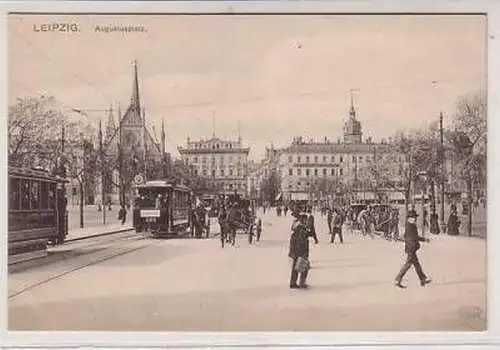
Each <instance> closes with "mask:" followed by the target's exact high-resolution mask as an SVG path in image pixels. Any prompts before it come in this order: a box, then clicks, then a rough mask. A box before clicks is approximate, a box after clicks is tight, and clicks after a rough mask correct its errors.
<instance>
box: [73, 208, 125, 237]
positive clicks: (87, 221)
mask: <svg viewBox="0 0 500 350" xmlns="http://www.w3.org/2000/svg"><path fill="white" fill-rule="evenodd" d="M119 209H120V208H119V207H118V206H117V205H114V206H112V207H111V210H106V225H116V224H118V223H120V221H118V210H119ZM102 222H103V221H102V211H97V206H95V205H86V206H85V207H84V208H83V225H84V228H87V227H97V226H102ZM127 222H132V220H131V216H130V213H128V214H127ZM79 228H80V207H79V206H76V205H75V206H71V205H70V206H68V229H69V230H70V231H71V230H74V229H79Z"/></svg>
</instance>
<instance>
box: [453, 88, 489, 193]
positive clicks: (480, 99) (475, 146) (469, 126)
mask: <svg viewBox="0 0 500 350" xmlns="http://www.w3.org/2000/svg"><path fill="white" fill-rule="evenodd" d="M456 107H457V108H456V112H455V116H454V125H455V130H453V131H451V132H449V133H448V135H447V136H448V141H449V144H450V149H451V151H452V154H453V156H454V159H455V169H456V170H457V171H456V173H455V174H452V175H453V176H457V177H459V178H462V179H465V180H467V179H468V178H469V177H470V179H471V181H473V184H474V185H475V186H478V187H481V188H483V189H486V177H487V171H486V170H487V167H486V162H487V156H486V154H487V127H486V110H487V109H486V108H487V106H486V96H485V94H484V93H483V92H482V91H478V92H475V93H473V94H469V95H465V96H462V97H460V98H459V99H458V101H457V106H456Z"/></svg>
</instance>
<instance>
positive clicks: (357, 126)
mask: <svg viewBox="0 0 500 350" xmlns="http://www.w3.org/2000/svg"><path fill="white" fill-rule="evenodd" d="M362 136H363V132H362V131H361V123H360V122H359V120H357V119H356V110H355V109H354V102H353V98H352V93H351V109H350V110H349V119H348V120H347V121H346V122H345V124H344V143H361V140H362Z"/></svg>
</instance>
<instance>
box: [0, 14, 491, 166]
mask: <svg viewBox="0 0 500 350" xmlns="http://www.w3.org/2000/svg"><path fill="white" fill-rule="evenodd" d="M53 22H57V23H61V22H62V23H64V22H75V23H78V25H79V27H80V32H78V33H60V32H35V31H34V30H33V25H34V24H36V25H40V24H43V23H53ZM96 25H104V26H106V25H142V26H144V28H145V29H146V30H147V32H136V33H121V32H115V33H102V32H96V31H95V26H96ZM8 39H9V44H8V49H9V52H8V59H9V62H8V67H9V102H10V103H12V102H13V101H14V100H15V98H16V97H22V96H26V95H34V96H36V95H37V94H47V95H53V96H55V97H56V98H57V99H58V101H60V102H61V103H63V104H64V105H65V106H69V107H72V108H78V109H83V110H88V112H87V113H88V114H89V115H90V119H91V121H92V122H93V123H95V125H96V126H97V121H98V119H99V118H102V120H103V122H104V123H105V122H106V120H107V115H106V113H105V112H101V111H100V110H104V109H107V108H108V107H109V105H110V104H112V105H113V106H114V108H116V107H117V105H118V103H119V104H120V105H121V108H122V111H124V110H125V109H126V107H127V106H128V104H129V100H130V96H131V93H132V74H133V66H132V63H133V60H134V59H136V60H137V61H138V69H139V84H140V97H141V101H142V104H143V106H145V108H146V115H147V120H148V124H149V128H150V130H152V128H151V126H152V125H155V127H156V132H157V134H158V136H159V132H160V125H161V119H162V118H164V120H165V126H166V133H167V151H169V152H172V153H173V155H174V156H177V155H178V153H177V151H176V147H177V145H179V144H184V143H185V142H186V138H187V136H190V137H191V139H197V138H202V137H205V138H209V137H211V135H212V129H213V118H212V115H213V114H214V115H215V121H216V122H215V132H216V135H217V136H220V137H222V138H230V139H236V138H237V136H238V135H237V130H238V120H240V121H241V136H242V138H243V140H244V142H245V143H247V144H248V145H250V147H251V153H250V156H251V158H253V159H259V158H260V157H261V156H262V155H263V150H264V147H265V146H266V145H269V144H271V142H272V143H274V145H275V146H277V147H280V146H285V145H287V144H289V143H290V142H291V140H292V138H293V137H294V136H299V135H302V136H304V137H305V138H306V139H309V138H314V139H316V140H322V139H323V138H324V137H325V136H326V137H328V138H330V139H331V140H336V139H337V137H340V136H342V126H343V123H344V120H345V119H346V118H347V113H348V110H349V90H350V89H356V91H355V93H354V101H355V106H356V108H357V112H358V119H359V120H360V121H361V123H362V127H363V131H364V137H368V136H372V137H373V138H374V139H376V140H380V139H381V138H387V137H390V136H391V135H392V134H394V133H395V132H396V131H397V130H399V129H402V128H417V127H421V126H423V125H426V124H428V123H430V122H431V121H435V120H437V119H438V116H439V112H440V111H443V112H444V113H445V118H447V119H445V121H446V120H449V119H448V118H451V116H452V114H453V112H454V103H455V102H456V99H457V98H458V97H459V96H460V95H462V94H466V93H470V92H475V91H477V90H479V89H485V86H486V74H487V72H486V19H485V18H484V17H482V16H451V15H449V16H438V15H434V16H403V15H401V16H388V15H371V16H368V15H349V16H347V15H345V16H333V15H321V16H311V15H295V16H292V15H281V16H277V15H267V16H250V15H245V16H244V15H234V16H223V15H217V16H199V15H190V16H176V15H168V16H167V15H154V16H151V15H148V16H119V17H118V16H88V15H87V16H57V17H54V16H51V17H48V16H19V15H16V16H10V18H9V34H8ZM433 81H437V82H438V83H437V84H433Z"/></svg>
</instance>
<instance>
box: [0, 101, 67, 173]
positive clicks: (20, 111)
mask: <svg viewBox="0 0 500 350" xmlns="http://www.w3.org/2000/svg"><path fill="white" fill-rule="evenodd" d="M54 101H55V99H54V98H53V97H41V98H35V97H26V98H19V99H18V100H17V102H16V103H15V104H14V105H11V106H9V108H8V142H9V149H8V155H9V161H11V162H14V163H17V164H19V165H22V166H27V167H32V166H42V167H45V168H47V170H50V171H54V170H55V168H56V165H57V161H58V158H59V157H60V156H61V154H60V142H58V140H60V138H61V125H63V123H64V122H65V121H66V117H65V116H64V115H63V114H62V113H61V112H59V111H58V110H57V109H55V108H54V107H53V106H54Z"/></svg>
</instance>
